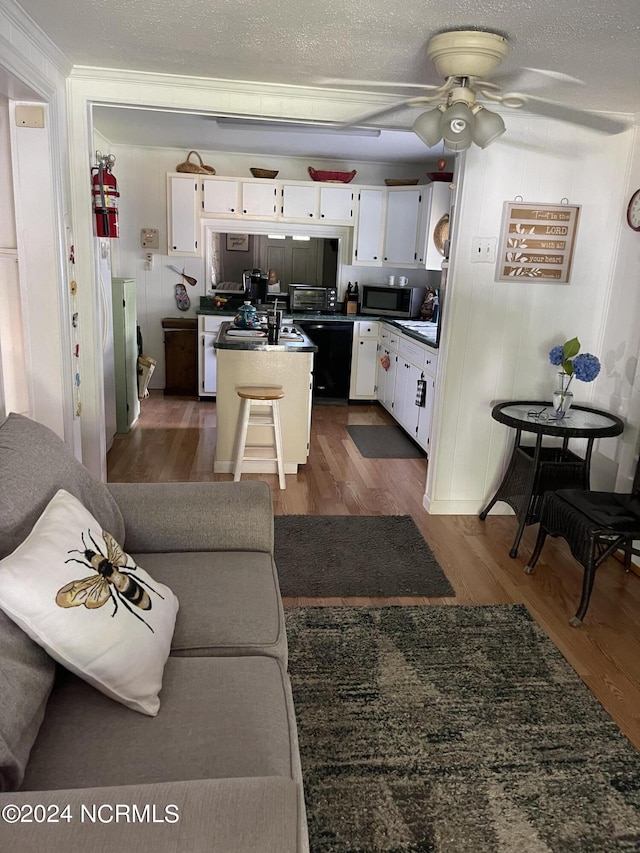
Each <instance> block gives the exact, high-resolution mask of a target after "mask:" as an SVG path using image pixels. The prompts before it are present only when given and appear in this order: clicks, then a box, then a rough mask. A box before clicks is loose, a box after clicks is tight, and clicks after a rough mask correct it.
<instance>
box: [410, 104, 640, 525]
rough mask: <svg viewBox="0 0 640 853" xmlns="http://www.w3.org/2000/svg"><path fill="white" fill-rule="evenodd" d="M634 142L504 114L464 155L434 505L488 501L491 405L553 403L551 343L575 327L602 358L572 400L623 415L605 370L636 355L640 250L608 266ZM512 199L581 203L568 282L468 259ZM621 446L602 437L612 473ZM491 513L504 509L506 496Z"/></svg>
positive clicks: (497, 450) (497, 429)
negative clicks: (489, 137)
mask: <svg viewBox="0 0 640 853" xmlns="http://www.w3.org/2000/svg"><path fill="white" fill-rule="evenodd" d="M634 139H635V137H634V133H633V131H628V132H626V133H624V134H620V135H618V136H602V135H600V134H597V133H595V132H590V131H586V130H582V129H578V128H576V127H572V126H569V125H565V124H562V123H558V122H552V121H547V120H542V119H533V118H532V119H528V118H527V117H525V116H520V115H518V114H510V115H509V119H508V124H507V133H506V134H505V135H504V136H503V137H502V138H501V139H500V140H498V141H497V142H496V143H495V144H493V145H492V146H491V147H490V148H488V149H486V150H484V151H481V150H479V149H477V148H471V149H470V150H469V151H468V152H467V158H466V169H465V174H464V179H463V186H462V189H461V193H460V198H459V200H458V210H459V218H458V223H457V230H456V232H455V233H454V236H453V245H452V259H451V275H450V283H449V292H448V300H447V307H446V310H445V316H444V323H445V328H444V338H445V340H444V354H445V356H446V358H445V359H443V360H442V364H443V365H444V370H443V372H442V375H441V376H440V385H439V388H438V395H437V401H436V417H435V427H434V428H435V431H436V436H435V439H436V447H435V452H434V453H433V454H432V458H431V460H430V465H429V476H428V483H427V493H426V497H425V505H426V506H427V507H428V508H429V509H430V511H432V512H436V513H477V512H478V511H479V510H480V509H481V508H482V506H483V505H484V504H485V503H486V501H487V500H488V498H489V497H491V494H492V493H493V491H494V490H495V488H496V486H497V484H498V482H499V479H500V476H501V475H502V472H503V468H504V464H505V460H506V456H507V446H508V442H509V441H510V440H512V435H509V433H510V431H509V429H508V428H507V427H505V426H503V425H501V424H498V423H496V422H495V421H493V420H492V418H491V414H490V413H491V407H492V405H493V404H494V403H495V402H498V401H501V400H509V399H524V400H526V399H534V400H535V399H550V394H551V393H552V390H553V388H554V385H555V382H556V369H555V368H553V367H552V366H551V365H550V364H549V361H548V352H549V350H550V348H551V347H552V346H553V345H555V344H557V343H563V342H564V341H565V340H567V339H568V338H571V337H573V336H574V335H577V336H578V338H579V339H580V341H581V344H582V350H583V351H588V352H593V353H594V354H596V355H598V356H599V357H600V359H601V360H603V361H604V362H605V375H604V376H602V377H599V378H598V379H596V380H595V382H593V383H580V382H577V381H576V382H574V384H573V391H574V400H575V402H576V403H586V404H589V403H591V404H594V405H597V406H600V407H602V408H604V409H611V410H615V411H617V412H619V413H622V412H623V405H622V402H621V401H617V400H616V399H614V393H613V392H614V391H615V388H616V382H615V379H614V377H613V374H612V369H613V370H616V369H619V368H616V367H615V366H614V367H613V368H612V363H613V361H614V359H613V357H612V355H611V351H612V350H616V348H619V347H624V349H625V352H626V354H627V358H634V357H636V356H637V352H638V331H637V330H638V328H640V324H639V321H640V315H639V312H638V295H637V289H638V286H637V282H638V271H639V269H640V264H639V263H638V260H639V259H638V254H637V252H635V254H634V251H633V249H626V250H625V252H624V255H623V256H622V257H621V259H620V262H619V266H620V268H619V269H617V270H615V273H614V266H615V262H616V252H617V251H618V248H619V245H620V241H621V232H622V230H623V229H624V227H625V226H624V221H623V220H624V211H625V210H626V195H627V187H628V171H629V168H630V162H631V160H632V153H633V146H634ZM636 158H637V155H636ZM636 169H637V165H636ZM518 196H522V198H523V199H524V200H526V201H531V202H547V203H556V204H557V203H560V202H561V200H562V199H564V198H566V199H568V202H569V203H570V204H579V205H581V206H582V209H581V216H580V223H579V227H578V234H577V243H576V249H575V257H574V267H573V272H572V276H571V282H570V284H548V283H547V284H543V283H540V282H537V281H530V282H527V281H524V280H514V281H509V282H502V281H495V280H494V278H495V265H494V264H477V263H472V262H471V240H472V238H473V237H474V236H479V237H497V236H498V235H499V233H500V225H501V217H502V209H503V203H504V202H505V201H513V200H515V199H516V197H518ZM636 236H637V235H636ZM624 240H625V243H626V242H628V241H629V237H628V235H626V234H625V235H624ZM607 312H609V317H608V316H607ZM621 318H624V321H622V320H621ZM621 322H622V326H621V327H620V329H619V332H620V335H619V336H618V335H617V333H616V328H617V327H618V325H619V324H620V323H621ZM616 358H617V357H616ZM607 374H609V375H608V376H607ZM623 386H624V382H623V381H620V383H619V385H618V387H619V388H621V389H622V392H621V393H622V396H624V395H625V394H627V395H628V388H627V387H626V386H624V388H623ZM618 393H620V391H618ZM635 417H636V419H637V414H636V415H635ZM636 426H637V420H636ZM619 446H620V441H619V440H618V439H605V440H603V441H601V442H600V448H599V450H600V456H601V457H603V459H609V460H611V461H612V467H613V469H614V470H613V471H611V470H609V476H610V477H611V476H613V479H614V480H615V474H616V471H617V461H618V456H619ZM595 467H597V464H596V460H595V459H594V468H595ZM603 467H604V468H605V469H606V468H607V466H606V465H604V466H603ZM495 511H498V512H500V511H502V512H504V511H505V506H504V504H498V505H497V507H496V510H495Z"/></svg>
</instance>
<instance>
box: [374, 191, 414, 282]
mask: <svg viewBox="0 0 640 853" xmlns="http://www.w3.org/2000/svg"><path fill="white" fill-rule="evenodd" d="M421 193H422V189H421V188H416V187H411V188H407V187H395V188H392V189H389V190H388V191H387V213H386V222H385V232H384V234H385V236H384V251H383V263H384V264H386V265H388V266H394V267H404V266H409V267H415V265H416V246H417V238H418V223H419V221H420V200H421Z"/></svg>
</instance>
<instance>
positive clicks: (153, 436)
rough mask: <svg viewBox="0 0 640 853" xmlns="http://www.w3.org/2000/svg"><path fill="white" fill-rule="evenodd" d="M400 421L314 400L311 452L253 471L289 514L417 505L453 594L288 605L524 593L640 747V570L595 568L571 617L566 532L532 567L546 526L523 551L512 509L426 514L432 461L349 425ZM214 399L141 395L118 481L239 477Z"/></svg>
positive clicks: (458, 600)
mask: <svg viewBox="0 0 640 853" xmlns="http://www.w3.org/2000/svg"><path fill="white" fill-rule="evenodd" d="M385 423H392V420H391V418H390V417H389V415H388V414H387V413H386V411H385V410H384V409H383V408H382V407H380V406H377V405H371V406H370V405H356V406H335V405H316V406H314V409H313V417H312V434H311V453H310V456H309V462H308V463H307V465H305V466H303V467H301V468H300V470H299V472H298V474H297V475H295V476H294V475H288V476H287V488H286V490H283V491H281V490H280V489H279V488H278V483H277V476H276V475H275V474H255V475H245V476H247V477H251V478H254V479H261V480H265V481H266V482H267V483H269V485H270V486H271V489H272V495H273V502H274V510H275V512H276V513H280V514H296V513H303V514H309V515H331V514H338V515H395V514H406V515H411V516H412V517H413V519H414V521H415V522H416V524H417V526H418V528H419V529H420V531H421V532H422V534H423V535H424V537H425V539H426V540H427V541H428V542H429V545H430V546H431V549H432V550H433V552H434V553H435V555H436V557H437V558H438V560H439V562H440V565H441V566H442V568H443V570H444V571H445V573H446V575H447V577H448V578H449V580H450V582H451V584H452V585H453V587H454V589H455V590H456V597H455V598H449V599H439V598H377V599H369V598H348V599H339V598H337V599H329V598H327V599H306V598H288V599H285V606H288V605H309V604H318V605H346V604H359V605H369V604H374V605H412V604H413V605H415V604H419V605H422V604H424V605H429V604H446V605H459V604H508V603H519V604H520V603H522V604H524V605H525V606H526V607H527V608H528V610H529V611H530V613H531V614H532V616H533V617H534V618H535V619H536V620H537V621H538V623H539V624H540V625H541V626H542V627H543V628H544V630H545V631H546V632H547V634H548V635H549V636H550V637H551V639H552V640H553V642H554V643H555V644H556V645H557V646H558V648H559V649H560V651H561V652H562V653H563V655H564V656H565V657H566V658H567V660H568V661H569V662H570V663H571V664H572V666H573V667H574V668H575V669H576V671H577V672H578V673H579V674H580V676H581V677H582V679H583V680H584V681H585V682H586V684H588V686H589V687H590V688H591V690H592V691H593V692H594V693H595V695H596V696H597V697H598V699H599V700H600V701H601V702H602V704H603V705H604V707H605V708H606V709H607V711H608V712H609V713H610V714H611V716H612V717H613V718H614V720H615V721H616V722H617V723H618V725H619V726H620V727H621V729H622V730H623V731H624V732H625V733H626V735H627V736H628V737H629V738H630V739H631V741H632V742H633V743H634V744H635V745H636V747H638V748H640V629H639V622H640V619H639V614H640V578H639V577H638V576H636V575H635V574H626V573H625V572H624V570H623V568H622V566H621V565H620V564H619V563H618V562H617V561H616V560H610V561H609V562H608V563H607V565H605V566H603V567H602V568H601V569H600V570H599V573H598V576H597V578H596V583H595V588H594V592H593V597H592V602H591V605H590V608H589V611H588V613H587V617H586V622H585V624H584V625H583V626H582V627H581V628H577V629H576V628H572V627H570V625H569V622H568V620H569V617H570V616H572V615H573V613H574V612H575V609H576V607H577V602H578V599H579V594H580V586H581V578H582V573H581V568H580V567H579V566H578V564H577V563H575V561H574V560H573V559H572V558H571V556H570V554H569V552H568V550H567V548H566V546H565V544H564V543H563V542H562V541H560V540H551V539H549V540H547V544H546V545H545V549H544V551H543V553H542V556H541V558H540V560H539V561H538V565H537V566H536V571H535V573H534V574H533V575H525V574H524V571H523V569H524V566H525V563H526V560H527V557H528V555H529V554H530V553H531V550H532V548H533V543H534V541H535V535H536V531H537V527H536V526H533V527H531V528H528V529H527V530H526V531H525V535H524V537H523V540H522V543H521V546H520V550H519V555H518V557H517V558H516V559H511V558H510V557H509V554H508V551H509V546H510V544H511V542H512V540H513V536H514V533H515V523H516V522H515V519H514V517H513V516H489V518H488V519H487V520H486V521H485V522H481V521H479V519H478V518H476V517H475V516H442V515H440V516H436V515H428V514H427V513H426V511H425V510H424V508H423V506H422V497H423V493H424V486H425V482H426V467H427V462H426V460H423V459H364V458H362V457H361V456H360V454H359V453H358V451H357V450H356V448H355V445H354V444H353V442H352V441H351V439H350V438H349V435H348V433H347V431H346V426H347V424H385ZM215 434H216V410H215V403H214V402H208V401H203V402H199V401H197V400H195V399H193V398H178V397H164V395H163V394H162V392H152V394H151V396H150V397H148V398H147V399H145V400H143V402H142V413H141V416H140V419H139V421H138V422H137V424H136V425H135V427H134V428H133V430H132V431H131V432H130V433H128V434H126V435H117V436H116V438H115V440H114V444H113V447H112V449H111V451H110V452H109V454H108V460H107V464H108V479H109V480H110V481H111V482H169V481H172V482H182V481H207V480H231V479H232V477H231V475H230V474H215V475H214V474H213V473H212V471H213V456H214V448H215Z"/></svg>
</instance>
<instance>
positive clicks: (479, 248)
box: [471, 237, 498, 264]
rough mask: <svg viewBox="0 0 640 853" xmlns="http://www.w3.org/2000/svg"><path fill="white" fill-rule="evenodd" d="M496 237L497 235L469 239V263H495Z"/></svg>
mask: <svg viewBox="0 0 640 853" xmlns="http://www.w3.org/2000/svg"><path fill="white" fill-rule="evenodd" d="M497 239H498V238H497V237H474V238H473V239H472V240H471V263H473V264H493V263H495V260H496V243H497Z"/></svg>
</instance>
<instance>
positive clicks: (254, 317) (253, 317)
mask: <svg viewBox="0 0 640 853" xmlns="http://www.w3.org/2000/svg"><path fill="white" fill-rule="evenodd" d="M233 325H234V326H236V327H237V328H238V329H259V328H260V323H259V322H258V312H257V311H256V309H255V308H254V306H253V305H252V304H251V303H250V302H245V303H244V305H241V306H240V308H238V313H237V314H236V316H235V317H234V318H233Z"/></svg>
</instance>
